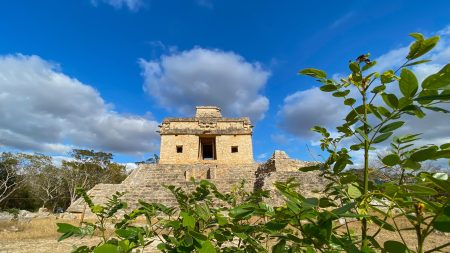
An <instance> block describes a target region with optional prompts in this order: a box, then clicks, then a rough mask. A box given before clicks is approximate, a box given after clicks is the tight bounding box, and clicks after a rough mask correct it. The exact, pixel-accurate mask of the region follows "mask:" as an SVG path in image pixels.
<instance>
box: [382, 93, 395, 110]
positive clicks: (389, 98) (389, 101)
mask: <svg viewBox="0 0 450 253" xmlns="http://www.w3.org/2000/svg"><path fill="white" fill-rule="evenodd" d="M381 97H382V98H383V101H384V102H385V103H386V105H388V106H389V107H391V108H393V109H397V108H398V98H397V97H396V96H395V95H394V94H390V93H383V94H381Z"/></svg>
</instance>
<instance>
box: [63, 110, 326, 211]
mask: <svg viewBox="0 0 450 253" xmlns="http://www.w3.org/2000/svg"><path fill="white" fill-rule="evenodd" d="M196 109H197V110H196V113H195V116H194V117H190V118H165V119H164V120H163V122H162V124H161V125H160V126H159V127H160V130H159V133H160V135H161V147H160V160H159V163H157V164H140V165H139V166H138V168H136V169H134V170H133V171H132V172H131V174H130V175H129V176H128V177H127V178H126V179H125V180H124V181H123V182H122V183H120V184H98V185H96V186H95V187H94V188H92V189H91V190H90V191H89V192H88V194H89V195H90V196H91V197H92V200H93V201H94V203H105V202H106V201H107V199H108V198H109V197H110V196H111V195H112V194H114V193H115V192H117V191H119V192H125V195H124V196H123V197H122V199H123V200H124V201H126V202H127V203H128V204H129V206H130V208H134V207H136V206H137V202H138V200H144V201H146V202H158V203H162V204H166V205H174V204H175V203H176V201H175V199H174V198H173V196H172V195H171V193H170V192H169V191H168V190H167V189H166V188H165V187H164V186H163V185H164V184H166V185H169V184H170V185H175V186H177V187H182V188H184V189H187V190H188V189H192V188H193V186H194V183H193V182H192V179H195V180H201V179H206V180H210V181H211V182H213V183H214V184H216V186H217V188H218V189H219V190H220V191H222V192H229V191H231V190H232V189H235V187H236V186H238V185H239V184H240V183H241V182H242V181H244V182H245V186H244V188H245V189H246V190H247V191H253V190H257V189H264V190H270V191H271V193H272V194H271V199H268V200H266V201H267V202H268V203H270V204H279V203H281V201H282V200H281V197H280V196H279V195H278V194H277V193H276V192H275V191H274V186H273V184H274V183H275V182H277V181H285V180H288V179H289V178H294V179H295V180H297V181H298V182H299V184H300V186H299V188H300V191H301V192H303V193H304V194H305V195H307V196H314V195H320V192H321V191H322V189H323V186H324V184H325V179H323V178H321V177H319V176H318V174H317V172H300V171H299V168H301V167H305V166H310V165H312V164H315V163H316V162H304V161H299V160H294V159H291V158H289V157H288V156H287V154H286V153H285V152H284V151H279V150H276V151H275V152H274V153H273V155H272V157H271V158H269V159H268V160H267V161H266V162H261V163H258V162H255V161H254V160H253V147H252V128H253V126H252V124H251V122H250V119H249V118H247V117H241V118H225V117H223V116H222V114H221V110H220V108H218V107H215V106H197V108H196ZM84 206H85V203H84V201H83V200H82V199H78V200H77V201H75V202H74V203H73V204H72V205H71V206H70V207H69V209H68V211H69V212H74V213H79V212H83V210H84V209H85V207H84Z"/></svg>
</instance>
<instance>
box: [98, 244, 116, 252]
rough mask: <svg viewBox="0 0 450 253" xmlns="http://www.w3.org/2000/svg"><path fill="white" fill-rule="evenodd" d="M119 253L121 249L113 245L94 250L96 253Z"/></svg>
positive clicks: (105, 245) (104, 245)
mask: <svg viewBox="0 0 450 253" xmlns="http://www.w3.org/2000/svg"><path fill="white" fill-rule="evenodd" d="M116 252H117V253H119V249H118V247H117V246H116V245H112V244H108V243H106V244H103V245H101V246H98V247H96V248H95V249H94V253H116Z"/></svg>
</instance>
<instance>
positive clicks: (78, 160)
mask: <svg viewBox="0 0 450 253" xmlns="http://www.w3.org/2000/svg"><path fill="white" fill-rule="evenodd" d="M71 156H72V158H73V160H65V161H63V162H62V168H61V169H62V177H63V178H64V180H65V182H66V185H67V190H68V191H69V196H70V203H73V202H74V201H75V200H76V199H77V193H76V189H77V188H78V187H81V188H84V189H91V188H92V187H94V186H95V185H96V184H98V183H120V182H121V181H122V180H123V179H124V178H125V177H126V173H125V166H123V165H120V164H117V163H114V162H112V159H113V155H112V154H111V153H106V152H96V151H94V150H83V149H74V150H73V151H72V154H71Z"/></svg>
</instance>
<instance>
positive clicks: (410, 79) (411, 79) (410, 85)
mask: <svg viewBox="0 0 450 253" xmlns="http://www.w3.org/2000/svg"><path fill="white" fill-rule="evenodd" d="M399 86H400V91H401V92H402V94H403V95H404V96H405V97H413V96H414V95H415V94H416V92H417V89H418V88H419V82H418V81H417V78H416V76H415V75H414V73H413V72H412V71H411V70H409V69H406V68H405V69H402V72H401V74H400V81H399Z"/></svg>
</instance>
